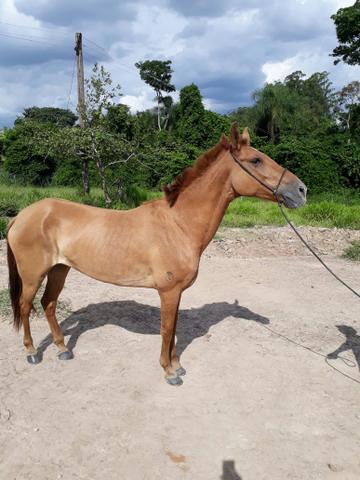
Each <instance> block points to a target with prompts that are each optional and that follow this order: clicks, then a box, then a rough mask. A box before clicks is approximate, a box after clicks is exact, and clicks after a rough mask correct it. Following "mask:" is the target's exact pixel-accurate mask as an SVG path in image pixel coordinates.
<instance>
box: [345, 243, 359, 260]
mask: <svg viewBox="0 0 360 480" xmlns="http://www.w3.org/2000/svg"><path fill="white" fill-rule="evenodd" d="M342 257H343V258H347V259H348V260H355V261H357V262H360V242H353V243H352V245H350V247H348V248H346V249H345V250H344V253H343V254H342Z"/></svg>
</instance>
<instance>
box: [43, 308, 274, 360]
mask: <svg viewBox="0 0 360 480" xmlns="http://www.w3.org/2000/svg"><path fill="white" fill-rule="evenodd" d="M227 317H235V318H239V319H240V318H241V319H244V320H252V321H254V322H258V323H262V324H268V323H270V321H269V319H268V318H266V317H263V316H261V315H258V314H256V313H254V312H252V311H251V310H249V309H247V308H245V307H242V306H240V305H239V303H238V301H237V300H235V302H234V303H232V304H231V303H228V302H217V303H210V304H207V305H203V306H202V307H199V308H190V309H187V310H179V319H178V322H177V329H176V336H177V344H176V351H177V354H178V356H179V357H180V355H181V354H182V353H183V352H184V350H185V349H186V348H187V347H188V346H189V345H190V344H191V342H192V341H193V340H195V339H196V338H199V337H203V336H204V335H206V334H207V333H208V331H209V329H210V327H212V326H213V325H216V324H217V323H219V322H221V321H222V320H224V319H225V318H227ZM90 318H91V320H90ZM104 325H116V326H118V327H122V328H125V329H126V330H129V331H130V332H134V333H142V334H145V335H159V333H160V309H159V308H158V307H153V306H150V305H144V304H142V303H138V302H135V301H133V300H125V301H117V302H104V303H97V304H91V305H88V306H87V307H85V308H82V309H81V310H78V311H76V312H74V313H72V314H71V315H70V316H69V317H68V318H67V319H65V320H63V321H62V322H61V324H60V326H61V329H62V331H63V334H64V336H65V337H66V336H69V337H70V338H69V340H68V343H67V348H68V349H69V350H70V351H73V350H74V348H75V346H76V344H77V341H78V339H79V337H80V336H81V335H82V334H83V333H84V332H86V331H88V330H92V329H94V328H98V327H102V326H104ZM51 343H52V337H51V335H47V336H46V337H45V338H44V339H43V340H42V341H41V342H40V345H39V347H38V352H39V353H41V354H43V353H44V352H45V350H46V349H47V348H48V346H49V345H50V344H51Z"/></svg>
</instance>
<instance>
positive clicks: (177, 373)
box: [176, 367, 186, 377]
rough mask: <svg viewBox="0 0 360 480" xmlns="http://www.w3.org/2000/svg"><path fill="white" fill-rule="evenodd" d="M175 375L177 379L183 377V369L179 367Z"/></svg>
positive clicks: (184, 373) (184, 372)
mask: <svg viewBox="0 0 360 480" xmlns="http://www.w3.org/2000/svg"><path fill="white" fill-rule="evenodd" d="M176 375H177V376H178V377H182V376H183V375H186V370H185V368H184V367H179V368H178V369H177V370H176Z"/></svg>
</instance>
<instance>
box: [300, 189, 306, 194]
mask: <svg viewBox="0 0 360 480" xmlns="http://www.w3.org/2000/svg"><path fill="white" fill-rule="evenodd" d="M299 192H300V193H301V194H302V195H305V193H306V192H305V188H304V187H299Z"/></svg>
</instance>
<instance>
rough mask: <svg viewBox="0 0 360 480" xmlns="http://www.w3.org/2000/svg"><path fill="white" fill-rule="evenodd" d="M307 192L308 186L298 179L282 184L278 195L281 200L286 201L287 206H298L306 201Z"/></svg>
mask: <svg viewBox="0 0 360 480" xmlns="http://www.w3.org/2000/svg"><path fill="white" fill-rule="evenodd" d="M306 192H307V188H306V186H305V185H304V184H303V183H302V182H301V181H300V180H296V181H294V182H291V183H287V184H283V185H281V187H280V188H279V190H278V195H279V198H280V200H282V201H283V202H284V205H285V207H287V208H298V207H302V206H303V205H304V204H305V203H306Z"/></svg>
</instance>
